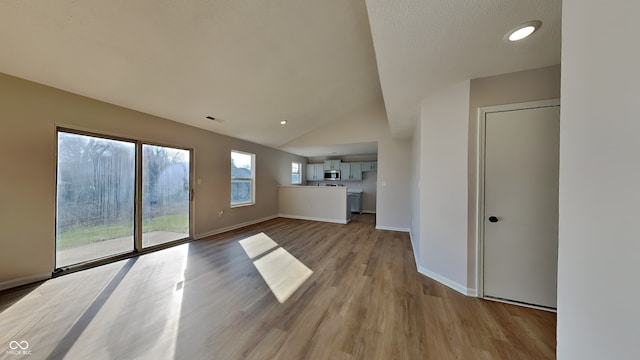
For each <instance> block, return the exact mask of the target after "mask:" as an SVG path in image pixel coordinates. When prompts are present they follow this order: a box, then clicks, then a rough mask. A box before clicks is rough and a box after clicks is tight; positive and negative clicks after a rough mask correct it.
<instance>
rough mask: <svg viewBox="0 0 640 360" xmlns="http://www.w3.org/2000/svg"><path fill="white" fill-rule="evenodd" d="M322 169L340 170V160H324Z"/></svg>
mask: <svg viewBox="0 0 640 360" xmlns="http://www.w3.org/2000/svg"><path fill="white" fill-rule="evenodd" d="M324 170H340V160H325V161H324Z"/></svg>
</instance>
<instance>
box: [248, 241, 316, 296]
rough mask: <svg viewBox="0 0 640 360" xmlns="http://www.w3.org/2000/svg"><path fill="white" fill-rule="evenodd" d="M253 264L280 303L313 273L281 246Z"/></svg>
mask: <svg viewBox="0 0 640 360" xmlns="http://www.w3.org/2000/svg"><path fill="white" fill-rule="evenodd" d="M253 265H255V267H256V269H258V272H259V273H260V275H262V278H263V279H264V281H265V282H266V283H267V285H268V286H269V288H270V289H271V291H272V292H273V294H274V295H275V296H276V298H277V299H278V301H279V302H280V303H281V304H282V303H284V302H285V301H287V299H288V298H289V297H290V296H291V295H292V294H293V293H294V292H295V291H296V290H297V289H298V287H300V285H302V283H303V282H304V281H305V280H307V279H308V278H309V277H310V276H311V274H313V271H311V269H309V268H308V267H306V266H305V265H304V264H303V263H301V262H300V261H299V260H298V259H296V258H295V257H294V256H293V255H291V254H290V253H289V252H288V251H287V250H285V249H283V248H278V249H276V250H274V251H272V252H271V253H269V254H267V255H265V256H263V257H261V258H260V259H258V260H256V261H254V262H253Z"/></svg>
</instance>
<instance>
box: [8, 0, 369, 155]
mask: <svg viewBox="0 0 640 360" xmlns="http://www.w3.org/2000/svg"><path fill="white" fill-rule="evenodd" d="M0 44H2V55H1V56H0V71H2V72H4V73H7V74H11V75H15V76H18V77H22V78H25V79H29V80H32V81H36V82H39V83H43V84H46V85H50V86H53V87H56V88H60V89H63V90H67V91H70V92H73V93H77V94H81V95H85V96H88V97H91V98H95V99H99V100H103V101H106V102H109V103H112V104H116V105H120V106H123V107H127V108H131V109H135V110H138V111H142V112H146V113H150V114H153V115H158V116H162V117H165V118H168V119H171V120H175V121H180V122H184V123H187V124H191V125H194V126H198V127H202V128H205V129H209V130H212V131H216V132H219V133H223V134H227V135H231V136H234V137H237V138H241V139H245V140H249V141H253V142H256V143H261V144H265V145H268V146H272V147H277V146H279V145H281V144H283V143H286V142H288V141H290V140H293V139H294V138H296V137H298V136H299V135H301V134H303V133H306V132H309V131H310V130H312V129H314V128H316V127H318V126H321V125H323V124H325V123H327V122H330V121H332V120H335V118H336V117H337V116H339V115H341V114H343V113H345V112H347V111H349V110H351V109H352V108H354V107H356V106H358V105H360V104H361V103H364V102H369V101H371V99H375V98H379V97H381V92H380V83H379V80H378V74H377V68H376V63H375V55H374V52H373V45H372V42H371V33H370V28H369V23H368V18H367V11H366V8H365V3H364V0H355V1H352V0H348V1H347V0H322V1H309V0H276V1H251V0H187V1H168V0H162V1H158V0H137V1H129V0H109V1H101V0H87V1H76V0H56V1H42V0H3V1H1V2H0ZM208 115H210V116H213V117H216V118H219V119H222V120H224V122H213V121H211V120H207V119H205V117H206V116H208ZM283 119H286V120H288V124H287V125H286V126H281V125H280V124H279V122H280V120H283Z"/></svg>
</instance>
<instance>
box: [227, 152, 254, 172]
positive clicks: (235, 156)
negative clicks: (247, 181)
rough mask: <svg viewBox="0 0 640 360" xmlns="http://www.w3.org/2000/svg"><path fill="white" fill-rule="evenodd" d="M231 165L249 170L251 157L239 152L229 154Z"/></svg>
mask: <svg viewBox="0 0 640 360" xmlns="http://www.w3.org/2000/svg"><path fill="white" fill-rule="evenodd" d="M231 159H232V160H233V163H234V164H235V165H236V166H237V167H239V168H245V169H251V155H249V154H243V153H239V152H235V151H233V152H231Z"/></svg>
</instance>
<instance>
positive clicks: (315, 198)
mask: <svg viewBox="0 0 640 360" xmlns="http://www.w3.org/2000/svg"><path fill="white" fill-rule="evenodd" d="M278 204H279V205H278V206H279V212H280V216H281V217H286V218H292V219H303V220H315V221H326V222H332V223H339V224H346V223H347V188H346V187H326V186H280V187H279V188H278Z"/></svg>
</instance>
